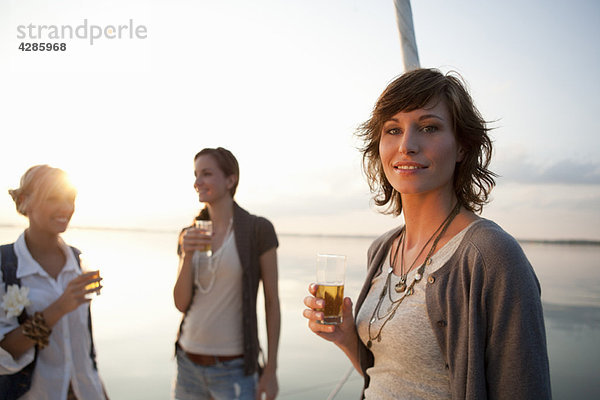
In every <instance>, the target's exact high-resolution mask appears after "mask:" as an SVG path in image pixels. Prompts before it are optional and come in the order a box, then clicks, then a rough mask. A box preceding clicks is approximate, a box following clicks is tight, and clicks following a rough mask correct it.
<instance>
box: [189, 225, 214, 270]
mask: <svg viewBox="0 0 600 400" xmlns="http://www.w3.org/2000/svg"><path fill="white" fill-rule="evenodd" d="M194 227H195V228H196V229H199V230H200V233H201V234H203V235H205V236H208V237H209V238H210V237H211V236H212V233H213V230H212V221H208V220H204V219H197V220H195V221H194ZM211 256H212V246H211V244H210V242H208V243H207V244H205V245H202V246H201V248H200V249H198V250H195V251H194V255H193V256H192V265H193V266H194V270H195V274H196V275H198V272H199V270H200V269H204V267H206V266H208V265H209V264H210V263H211ZM196 279H197V277H196Z"/></svg>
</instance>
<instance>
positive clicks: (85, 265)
mask: <svg viewBox="0 0 600 400" xmlns="http://www.w3.org/2000/svg"><path fill="white" fill-rule="evenodd" d="M79 260H80V263H81V272H83V273H84V274H85V273H88V272H93V274H92V276H91V277H90V279H98V278H100V269H98V267H97V266H95V265H90V264H89V262H88V261H87V260H86V259H85V258H84V257H83V256H80V258H79ZM99 288H100V282H92V283H88V284H87V285H85V290H94V289H97V290H94V291H93V292H90V293H87V294H86V295H85V298H86V299H91V298H93V297H95V296H99V295H100V289H99Z"/></svg>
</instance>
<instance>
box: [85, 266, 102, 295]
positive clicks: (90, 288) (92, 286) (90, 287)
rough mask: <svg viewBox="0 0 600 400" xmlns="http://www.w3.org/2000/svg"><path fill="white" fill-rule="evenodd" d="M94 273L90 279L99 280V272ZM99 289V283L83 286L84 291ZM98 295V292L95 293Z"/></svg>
mask: <svg viewBox="0 0 600 400" xmlns="http://www.w3.org/2000/svg"><path fill="white" fill-rule="evenodd" d="M93 272H94V273H93V274H92V275H91V276H90V278H91V279H98V278H100V271H93ZM99 287H100V282H92V283H89V284H87V285H85V290H93V289H97V288H99ZM95 293H98V292H95Z"/></svg>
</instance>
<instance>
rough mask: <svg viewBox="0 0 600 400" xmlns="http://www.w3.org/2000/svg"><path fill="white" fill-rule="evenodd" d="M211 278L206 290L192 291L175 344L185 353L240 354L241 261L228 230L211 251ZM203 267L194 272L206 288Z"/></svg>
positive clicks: (241, 345)
mask: <svg viewBox="0 0 600 400" xmlns="http://www.w3.org/2000/svg"><path fill="white" fill-rule="evenodd" d="M212 262H214V263H217V264H216V267H217V269H216V271H215V274H216V276H215V281H214V284H213V286H212V288H211V290H210V291H209V292H208V293H202V292H201V291H200V290H196V291H195V294H194V298H193V300H192V305H191V306H190V309H189V310H188V312H187V313H186V315H185V319H184V321H183V326H182V328H181V337H180V338H179V345H180V346H181V347H182V348H183V350H185V351H187V352H189V353H195V354H205V355H218V356H233V355H238V354H243V353H244V336H243V327H242V264H241V262H240V257H239V255H238V252H237V247H236V244H235V236H234V234H233V231H231V232H230V233H229V234H228V235H227V237H226V238H225V240H224V242H223V244H222V245H221V247H220V248H219V249H218V250H217V251H216V252H214V253H213V255H212ZM208 275H209V274H208V271H207V266H201V267H200V271H197V272H196V278H197V279H200V284H202V286H203V287H206V288H207V287H208V285H209V283H208V282H209V281H210V276H208Z"/></svg>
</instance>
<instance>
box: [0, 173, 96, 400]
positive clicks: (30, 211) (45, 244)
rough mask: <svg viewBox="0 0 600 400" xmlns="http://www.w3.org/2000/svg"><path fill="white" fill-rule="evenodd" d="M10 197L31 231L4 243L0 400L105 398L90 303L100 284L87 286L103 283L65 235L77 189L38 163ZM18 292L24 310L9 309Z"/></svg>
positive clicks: (0, 294)
mask: <svg viewBox="0 0 600 400" xmlns="http://www.w3.org/2000/svg"><path fill="white" fill-rule="evenodd" d="M9 193H10V195H11V196H12V198H13V200H14V202H15V204H16V208H17V212H18V213H20V214H22V215H24V216H25V217H27V218H28V220H29V227H28V228H27V229H26V230H25V231H24V232H23V233H22V234H21V235H20V236H19V237H18V238H17V240H16V242H14V243H13V244H9V245H4V246H2V256H1V257H2V259H1V260H0V262H1V263H2V271H0V274H1V275H0V277H1V279H0V299H2V300H3V304H2V306H1V307H0V393H2V394H1V395H0V397H1V398H3V399H5V398H6V399H16V398H19V399H25V400H28V399H32V400H34V399H35V400H37V399H49V400H64V399H79V400H94V399H105V398H106V396H105V393H104V389H103V387H102V383H101V381H100V377H99V376H98V371H97V369H96V361H95V350H94V344H93V340H92V332H91V319H90V310H89V301H90V300H88V299H87V298H86V295H87V294H89V293H91V292H93V291H98V290H100V287H98V288H95V289H90V290H86V288H85V287H86V285H88V284H90V283H93V282H99V281H100V280H101V278H94V277H93V276H92V275H93V274H94V273H93V272H90V273H85V274H82V272H81V268H80V265H79V251H78V250H77V249H75V248H72V247H70V246H67V244H66V243H65V242H64V241H63V240H62V239H61V237H60V234H61V233H63V232H65V230H66V229H67V227H68V225H69V221H70V220H71V216H72V215H73V212H74V210H75V196H76V190H75V188H74V187H73V186H72V185H71V184H70V183H69V180H68V179H67V175H66V173H65V172H64V171H62V170H60V169H58V168H52V167H49V166H47V165H37V166H34V167H31V168H30V169H29V170H28V171H27V172H26V173H25V174H24V175H23V177H22V178H21V185H20V187H19V188H17V189H14V190H10V191H9ZM15 289H18V290H19V291H20V293H21V295H22V296H21V298H20V300H21V303H22V304H21V305H22V306H25V307H24V308H23V309H20V308H17V310H14V309H12V308H10V307H8V306H9V305H10V304H13V303H14V301H13V302H11V301H10V299H9V297H11V296H12V297H14V295H15ZM9 292H10V293H9ZM12 300H15V299H12ZM13 308H14V307H13Z"/></svg>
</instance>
